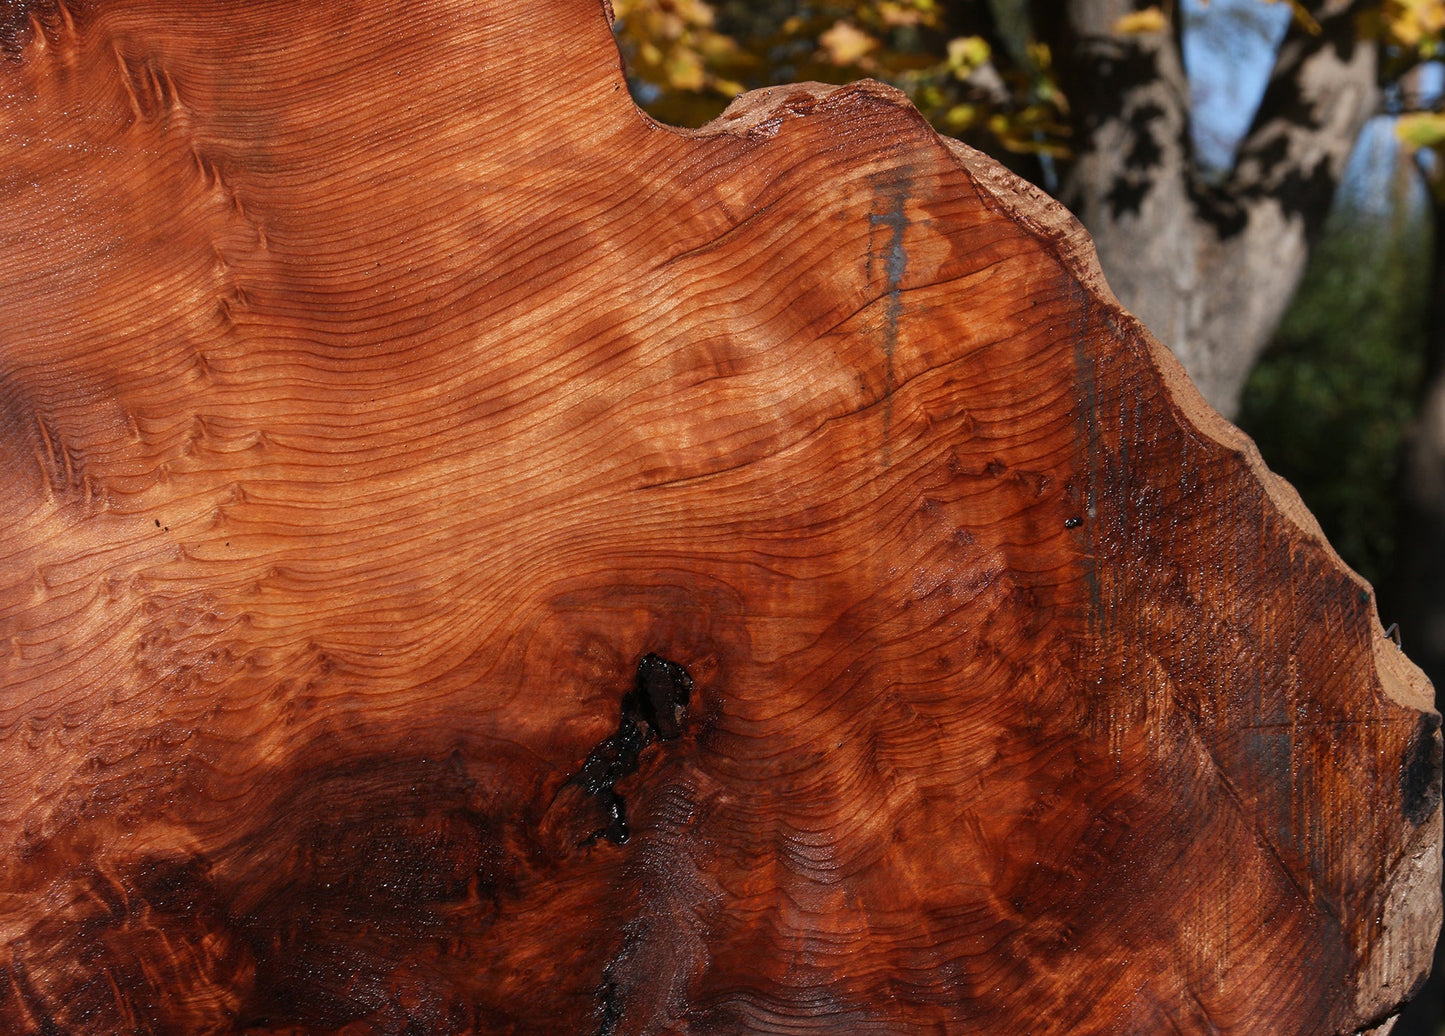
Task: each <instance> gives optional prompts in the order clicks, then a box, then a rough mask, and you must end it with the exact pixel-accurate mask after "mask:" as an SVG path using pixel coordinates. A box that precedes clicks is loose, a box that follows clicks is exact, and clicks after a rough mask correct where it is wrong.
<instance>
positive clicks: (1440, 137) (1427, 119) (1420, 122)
mask: <svg viewBox="0 0 1445 1036" xmlns="http://www.w3.org/2000/svg"><path fill="white" fill-rule="evenodd" d="M1395 135H1396V136H1397V137H1399V138H1400V140H1401V141H1403V142H1404V143H1406V144H1408V145H1409V146H1410V147H1415V148H1423V147H1440V146H1442V145H1445V112H1411V113H1410V114H1408V115H1401V116H1400V117H1399V118H1398V119H1396V120H1395Z"/></svg>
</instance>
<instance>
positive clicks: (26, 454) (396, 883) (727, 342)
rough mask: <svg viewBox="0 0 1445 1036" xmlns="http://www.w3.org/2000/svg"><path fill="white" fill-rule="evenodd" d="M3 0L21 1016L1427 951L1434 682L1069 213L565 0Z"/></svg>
mask: <svg viewBox="0 0 1445 1036" xmlns="http://www.w3.org/2000/svg"><path fill="white" fill-rule="evenodd" d="M5 10H6V11H8V12H11V15H9V16H8V17H10V21H9V22H8V23H6V28H5V33H6V35H5V36H4V40H5V48H6V51H5V53H6V55H7V58H6V60H5V61H4V62H3V63H0V149H3V155H4V160H3V164H0V464H3V471H4V474H3V477H0V497H3V501H4V507H5V512H6V515H7V519H8V520H7V521H6V522H5V524H4V526H3V528H0V587H3V590H0V676H3V680H4V686H3V691H0V942H3V946H4V947H5V949H4V950H3V956H0V1030H3V1031H5V1032H7V1033H8V1032H13V1033H47V1034H49V1033H86V1034H89V1033H97V1034H100V1033H105V1034H110V1033H132V1032H135V1033H215V1034H220V1033H242V1032H244V1033H252V1034H263V1033H264V1034H277V1036H279V1034H283V1033H284V1034H299V1033H345V1034H348V1036H354V1034H373V1033H374V1034H381V1033H396V1034H400V1033H426V1034H460V1033H468V1032H499V1033H500V1032H514V1033H549V1034H551V1033H598V1034H640V1033H665V1032H691V1033H718V1034H732V1033H763V1032H770V1033H783V1032H787V1033H801V1032H818V1033H840V1032H847V1033H888V1034H897V1033H937V1032H950V1033H966V1032H967V1033H972V1032H978V1033H1026V1032H1027V1033H1034V1034H1046V1033H1061V1034H1062V1033H1071V1034H1089V1033H1099V1034H1104V1033H1112V1034H1124V1033H1151V1034H1153V1033H1166V1032H1179V1033H1215V1032H1226V1033H1266V1032H1268V1033H1276V1034H1286V1033H1299V1034H1310V1036H1318V1034H1321V1033H1334V1032H1341V1033H1343V1032H1354V1031H1355V1030H1357V1029H1359V1028H1363V1027H1367V1026H1368V1025H1374V1024H1379V1023H1381V1022H1382V1021H1384V1020H1385V1019H1386V1018H1387V1017H1388V1016H1389V1015H1390V1014H1391V1012H1392V1010H1393V1007H1394V1005H1395V1004H1396V1003H1397V1002H1398V1001H1399V1000H1400V999H1401V998H1402V997H1403V996H1405V995H1406V994H1407V993H1408V991H1409V989H1410V987H1411V986H1412V984H1413V983H1414V982H1415V981H1416V980H1417V978H1418V977H1419V975H1420V972H1421V970H1422V969H1423V968H1424V967H1425V965H1426V962H1427V959H1428V956H1429V949H1430V946H1431V945H1432V942H1433V937H1434V931H1435V928H1436V926H1437V925H1438V921H1439V909H1440V907H1439V895H1438V889H1439V880H1438V879H1439V843H1440V832H1441V827H1440V824H1441V819H1440V818H1441V814H1440V809H1439V797H1440V795H1439V781H1440V776H1439V765H1440V742H1439V734H1438V725H1439V724H1438V717H1436V716H1435V715H1434V714H1433V713H1430V712H1429V711H1428V694H1427V688H1426V686H1425V684H1424V682H1423V680H1422V679H1421V677H1420V676H1419V674H1418V672H1417V671H1416V670H1415V669H1414V668H1413V667H1412V666H1411V665H1410V664H1409V663H1408V662H1407V661H1406V660H1405V658H1404V656H1403V655H1402V654H1401V653H1400V652H1399V651H1398V650H1397V648H1396V647H1395V645H1394V644H1393V643H1391V642H1390V641H1388V640H1386V639H1385V638H1384V636H1383V633H1382V631H1381V629H1380V626H1379V623H1378V621H1377V619H1376V616H1375V610H1374V606H1373V603H1372V600H1371V596H1370V593H1369V591H1368V589H1367V588H1366V587H1365V586H1364V585H1362V584H1361V583H1360V582H1359V581H1358V580H1357V579H1356V578H1355V577H1354V576H1352V575H1351V574H1350V573H1349V572H1347V571H1346V570H1345V569H1344V568H1343V566H1342V565H1341V563H1340V562H1339V561H1338V559H1337V558H1336V557H1335V555H1334V554H1333V553H1332V552H1331V551H1330V549H1329V548H1328V547H1327V546H1326V545H1325V544H1324V543H1323V541H1322V539H1321V537H1320V535H1319V533H1318V531H1317V529H1316V527H1315V525H1314V523H1313V520H1312V519H1311V518H1310V517H1309V515H1308V514H1307V513H1306V512H1305V511H1304V509H1303V507H1302V506H1301V505H1300V504H1299V502H1298V500H1297V499H1296V498H1295V496H1294V495H1293V493H1292V491H1290V490H1289V489H1288V487H1286V486H1284V485H1283V484H1281V483H1280V482H1279V481H1278V480H1276V479H1275V478H1274V477H1273V476H1271V475H1270V474H1269V473H1268V472H1266V471H1265V470H1264V469H1263V466H1262V465H1261V464H1260V462H1259V460H1258V458H1257V456H1256V454H1255V452H1254V449H1253V447H1252V445H1251V444H1250V443H1249V442H1248V441H1247V440H1245V439H1244V438H1243V437H1242V436H1241V435H1240V434H1239V433H1238V432H1237V431H1235V430H1234V429H1232V428H1230V427H1229V426H1227V425H1225V424H1224V423H1223V422H1222V421H1220V420H1219V419H1218V418H1217V417H1215V416H1214V415H1213V414H1212V413H1211V412H1210V411H1208V410H1207V408H1206V407H1204V405H1203V404H1202V403H1201V402H1200V400H1199V399H1198V397H1197V396H1196V394H1195V393H1194V391H1193V390H1192V388H1191V387H1190V386H1189V385H1188V384H1187V383H1186V382H1185V380H1184V379H1183V376H1182V375H1181V374H1180V372H1179V370H1178V368H1177V366H1176V365H1175V364H1174V362H1173V361H1172V360H1171V359H1170V358H1169V356H1168V355H1167V354H1166V353H1165V352H1164V351H1163V349H1162V348H1161V347H1160V346H1159V345H1158V344H1157V343H1155V342H1154V341H1153V340H1152V339H1151V338H1150V337H1149V336H1148V334H1147V333H1146V332H1145V331H1144V330H1143V329H1142V328H1141V327H1140V326H1139V325H1138V324H1137V323H1136V322H1135V321H1134V320H1133V319H1132V318H1130V317H1129V316H1128V315H1127V314H1126V313H1124V312H1123V311H1122V310H1121V309H1120V308H1119V307H1118V305H1117V304H1116V303H1115V302H1114V301H1113V298H1112V296H1111V295H1110V294H1109V293H1108V290H1107V288H1106V287H1105V286H1104V284H1103V282H1102V279H1101V278H1100V276H1099V274H1098V272H1097V269H1096V268H1095V266H1094V262H1093V258H1092V252H1091V248H1090V246H1089V244H1088V242H1087V240H1086V238H1085V237H1084V235H1083V233H1082V232H1081V230H1080V229H1079V228H1078V226H1077V225H1076V224H1075V223H1074V222H1073V221H1072V220H1071V219H1070V218H1069V217H1068V216H1067V215H1066V214H1065V213H1064V212H1063V211H1062V210H1060V209H1059V208H1057V207H1056V206H1054V205H1053V204H1052V203H1051V202H1049V201H1048V200H1046V199H1044V198H1042V197H1040V196H1039V195H1037V194H1036V193H1035V192H1033V191H1032V190H1031V189H1030V188H1028V187H1026V186H1025V185H1023V184H1021V183H1019V182H1017V181H1015V180H1013V179H1012V178H1011V177H1010V176H1008V174H1006V173H1004V172H1002V171H1001V170H1000V169H999V168H998V167H997V166H995V165H993V164H992V163H991V162H989V161H988V160H987V159H985V158H983V157H981V156H979V155H977V154H974V153H972V152H969V151H967V150H966V149H964V148H962V147H959V146H956V145H952V144H947V143H945V142H942V141H940V140H939V138H937V137H936V136H935V135H934V134H933V133H932V131H931V130H930V129H929V128H928V127H927V126H926V125H925V123H924V122H923V121H922V120H921V119H920V118H919V117H918V115H917V114H916V113H915V112H913V111H912V110H911V109H910V108H909V107H908V106H907V105H906V103H904V102H903V101H902V100H901V98H900V97H899V96H898V95H896V94H895V93H893V92H891V91H889V90H888V89H886V88H883V87H879V86H877V85H869V84H863V85H857V86H852V87H846V88H842V89H837V90H831V89H827V88H822V87H796V88H782V89H778V90H774V91H770V92H767V93H763V94H756V95H750V96H748V97H746V98H744V99H742V100H741V101H739V102H738V104H737V105H735V106H734V108H733V109H731V110H730V112H729V113H728V115H726V116H725V117H724V118H723V119H722V120H720V121H719V122H718V123H717V124H714V125H713V126H710V127H708V128H706V129H704V130H703V131H701V132H698V133H680V132H675V131H672V130H669V129H666V128H663V127H660V126H657V125H655V124H653V123H652V122H651V121H649V120H648V119H647V118H646V117H645V116H643V115H642V114H640V113H639V112H638V111H637V110H636V108H635V107H634V106H633V104H632V102H631V100H630V99H629V97H628V94H627V91H626V88H625V84H624V82H623V78H622V74H621V71H620V69H619V67H618V58H617V54H616V51H615V48H614V46H613V44H612V41H611V39H610V37H609V34H608V30H607V24H606V21H605V15H604V12H603V8H602V7H601V5H599V4H597V3H596V2H595V0H528V2H526V3H516V2H502V0H476V2H462V0H450V2H449V0H416V2H413V3H405V4H381V3H370V4H367V3H361V2H346V0H338V2H334V3H325V4H313V5H296V4H291V3H279V2H274V3H271V2H261V0H255V2H246V0H236V2H229V3H199V2H196V3H187V2H183V0H170V2H162V0H154V2H151V0H115V2H96V3H94V4H86V5H82V6H75V5H70V6H66V7H61V6H58V5H56V4H54V3H50V4H45V3H38V4H37V3H30V4H29V5H27V4H26V3H23V2H22V3H21V4H20V5H19V7H18V8H17V7H16V5H15V4H11V5H10V6H9V7H7V8H5ZM17 12H18V13H17Z"/></svg>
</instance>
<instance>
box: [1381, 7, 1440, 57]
mask: <svg viewBox="0 0 1445 1036" xmlns="http://www.w3.org/2000/svg"><path fill="white" fill-rule="evenodd" d="M1380 13H1381V16H1382V17H1383V18H1384V21H1385V25H1386V27H1387V28H1388V29H1389V31H1390V35H1391V36H1393V37H1394V38H1395V39H1396V40H1398V41H1399V42H1401V43H1403V44H1404V45H1405V46H1407V47H1419V46H1421V45H1422V44H1424V43H1426V42H1428V41H1430V40H1433V39H1436V38H1437V37H1439V36H1440V35H1441V33H1442V32H1445V0H1386V3H1385V4H1384V5H1383V7H1382V8H1381V12H1380Z"/></svg>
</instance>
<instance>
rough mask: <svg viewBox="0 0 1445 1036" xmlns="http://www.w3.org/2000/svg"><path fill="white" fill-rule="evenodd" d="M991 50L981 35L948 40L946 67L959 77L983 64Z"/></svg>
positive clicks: (966, 74) (963, 76)
mask: <svg viewBox="0 0 1445 1036" xmlns="http://www.w3.org/2000/svg"><path fill="white" fill-rule="evenodd" d="M990 53H991V51H990V50H989V47H988V41H987V40H985V39H984V38H983V37H982V36H959V37H958V38H957V39H952V40H949V41H948V67H949V68H950V69H951V70H952V71H953V74H954V75H956V76H958V78H960V79H967V78H968V76H969V74H970V73H972V72H973V71H974V69H976V68H979V67H981V66H982V65H984V64H985V63H986V62H987V61H988V59H989V55H990Z"/></svg>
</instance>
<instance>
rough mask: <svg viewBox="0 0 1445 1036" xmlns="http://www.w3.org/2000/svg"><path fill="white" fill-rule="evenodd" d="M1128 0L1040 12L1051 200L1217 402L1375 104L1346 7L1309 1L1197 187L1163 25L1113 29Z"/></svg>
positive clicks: (1266, 326)
mask: <svg viewBox="0 0 1445 1036" xmlns="http://www.w3.org/2000/svg"><path fill="white" fill-rule="evenodd" d="M1134 6H1135V5H1134V4H1133V3H1131V2H1130V0H1071V2H1070V3H1069V4H1068V5H1067V12H1068V14H1067V17H1066V18H1065V19H1048V20H1044V19H1040V22H1039V24H1040V26H1041V27H1045V28H1046V29H1047V31H1048V32H1049V33H1050V34H1051V35H1052V37H1053V43H1054V50H1055V53H1056V54H1057V55H1058V57H1059V67H1060V73H1061V76H1062V79H1063V85H1064V88H1065V92H1066V93H1067V95H1068V97H1069V99H1070V103H1071V104H1072V105H1073V109H1074V112H1075V117H1076V118H1075V122H1076V127H1075V128H1076V133H1077V142H1078V143H1077V150H1078V155H1077V160H1076V161H1075V163H1074V166H1073V168H1072V170H1071V172H1070V175H1069V178H1068V180H1067V181H1066V183H1065V184H1064V187H1063V191H1062V199H1063V201H1064V202H1065V203H1066V204H1068V205H1069V206H1070V208H1072V209H1073V211H1074V212H1075V213H1076V214H1077V215H1078V216H1079V218H1080V219H1081V220H1082V221H1083V223H1084V225H1085V226H1086V227H1087V228H1088V229H1089V232H1090V233H1091V234H1092V235H1093V237H1094V242H1095V245H1096V247H1097V248H1098V253H1099V261H1100V264H1101V265H1102V266H1103V268H1104V272H1105V274H1106V276H1107V277H1108V279H1109V284H1110V286H1111V287H1112V288H1113V290H1114V292H1115V294H1117V295H1118V297H1119V299H1120V300H1121V301H1122V302H1123V303H1124V305H1125V306H1127V307H1128V308H1129V309H1131V310H1132V311H1133V312H1134V313H1135V314H1136V315H1137V316H1138V317H1139V318H1140V319H1141V320H1142V321H1143V322H1144V323H1145V325H1146V326H1148V327H1149V329H1150V330H1151V331H1153V332H1154V333H1155V334H1156V335H1158V336H1159V338H1160V340H1161V341H1163V342H1165V343H1166V344H1167V345H1168V346H1169V347H1170V348H1171V349H1172V350H1173V351H1174V354H1175V355H1176V356H1177V357H1178V358H1179V360H1180V362H1181V363H1183V364H1184V367H1185V369H1186V370H1188V371H1189V374H1190V376H1191V377H1192V378H1193V379H1194V383H1195V384H1196V385H1197V386H1198V387H1199V390H1200V391H1201V392H1202V393H1203V395H1204V397H1205V398H1206V399H1207V400H1209V402H1210V403H1211V404H1213V405H1214V406H1215V407H1216V408H1217V409H1218V410H1219V411H1220V412H1221V413H1224V414H1225V415H1233V414H1234V413H1235V411H1236V410H1237V408H1238V405H1239V395H1240V392H1241V391H1242V390H1243V388H1244V382H1245V379H1246V378H1247V377H1248V376H1249V372H1250V369H1251V368H1252V367H1253V366H1254V363H1255V361H1256V360H1257V359H1258V357H1259V354H1260V353H1261V352H1262V351H1263V350H1264V347H1265V346H1266V345H1267V344H1268V343H1269V340H1270V338H1271V336H1272V335H1273V334H1274V331H1275V329H1276V327H1277V326H1278V325H1279V321H1280V319H1281V317H1282V316H1283V315H1284V311H1285V308H1286V307H1287V306H1288V305H1289V301H1290V298H1291V296H1293V294H1294V291H1295V288H1296V287H1297V286H1298V285H1299V281H1300V278H1301V276H1303V274H1304V268H1305V263H1306V260H1307V259H1308V257H1309V250H1310V247H1311V245H1312V244H1313V243H1314V241H1315V240H1316V239H1317V238H1318V236H1319V232H1320V229H1321V226H1322V225H1323V222H1324V218H1325V216H1326V214H1327V213H1328V211H1329V206H1330V199H1331V198H1332V197H1333V195H1334V190H1335V187H1336V185H1337V184H1338V183H1339V180H1340V177H1341V175H1342V174H1343V172H1344V168H1345V164H1346V162H1347V161H1348V160H1349V156H1350V151H1351V149H1352V148H1353V147H1354V143H1355V140H1356V138H1357V137H1358V136H1359V133H1360V130H1361V129H1362V128H1363V126H1364V124H1365V122H1366V120H1368V118H1369V117H1370V116H1371V115H1372V114H1374V112H1375V111H1376V109H1377V106H1378V90H1377V87H1376V84H1375V75H1376V51H1375V48H1374V46H1373V45H1372V44H1367V43H1364V42H1359V41H1358V40H1357V35H1358V29H1357V26H1356V22H1355V18H1356V11H1355V9H1354V8H1355V5H1354V4H1352V3H1349V2H1344V0H1330V2H1327V3H1324V4H1320V5H1316V17H1317V18H1318V21H1319V25H1320V32H1319V33H1318V34H1317V35H1315V34H1311V33H1310V32H1308V31H1306V30H1305V29H1303V28H1300V27H1298V26H1296V27H1294V28H1293V29H1292V30H1291V32H1290V34H1289V35H1288V36H1287V37H1286V39H1285V42H1284V45H1283V46H1282V47H1281V50H1280V55H1279V59H1278V61H1277V63H1276V66H1275V70H1274V74H1273V76H1272V78H1271V81H1270V85H1269V87H1268V89H1267V90H1266V92H1265V96H1264V99H1263V101H1262V103H1261V106H1260V110H1259V113H1258V115H1257V116H1256V118H1255V122H1254V126H1253V128H1252V129H1251V130H1250V132H1249V134H1248V135H1247V136H1246V138H1245V140H1244V141H1243V143H1242V144H1241V146H1240V149H1239V152H1238V158H1237V161H1236V164H1235V168H1234V169H1233V171H1232V172H1231V173H1230V174H1229V176H1228V178H1227V179H1226V180H1225V181H1224V182H1223V183H1220V184H1212V183H1208V182H1206V181H1205V180H1204V178H1203V177H1202V176H1201V174H1200V171H1199V169H1198V168H1197V166H1196V164H1195V162H1194V157H1193V146H1192V144H1191V140H1190V133H1189V84H1188V81H1187V79H1186V77H1185V74H1184V66H1183V62H1182V60H1181V57H1180V47H1179V42H1178V38H1177V35H1173V34H1171V33H1170V32H1169V31H1159V32H1148V33H1142V34H1127V35H1126V34H1120V33H1118V32H1116V31H1114V27H1115V26H1116V25H1117V24H1118V21H1119V19H1120V18H1121V17H1123V16H1124V15H1125V14H1127V13H1129V12H1130V11H1132V10H1133V8H1134Z"/></svg>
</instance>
